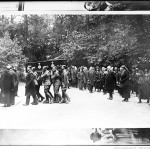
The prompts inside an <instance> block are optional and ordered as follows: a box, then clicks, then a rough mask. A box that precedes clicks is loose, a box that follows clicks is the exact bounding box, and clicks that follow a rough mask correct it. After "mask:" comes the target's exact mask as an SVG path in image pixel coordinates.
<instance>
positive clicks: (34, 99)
mask: <svg viewBox="0 0 150 150" xmlns="http://www.w3.org/2000/svg"><path fill="white" fill-rule="evenodd" d="M32 97H33V104H38V101H37V96H36V94H33V95H32Z"/></svg>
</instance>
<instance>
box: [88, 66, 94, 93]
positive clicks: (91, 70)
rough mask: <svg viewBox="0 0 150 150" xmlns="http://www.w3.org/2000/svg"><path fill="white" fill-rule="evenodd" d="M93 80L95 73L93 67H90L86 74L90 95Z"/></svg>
mask: <svg viewBox="0 0 150 150" xmlns="http://www.w3.org/2000/svg"><path fill="white" fill-rule="evenodd" d="M94 79H95V71H94V68H93V67H90V68H89V72H88V84H89V92H90V93H93V87H94Z"/></svg>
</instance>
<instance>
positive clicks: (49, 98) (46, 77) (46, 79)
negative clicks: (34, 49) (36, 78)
mask: <svg viewBox="0 0 150 150" xmlns="http://www.w3.org/2000/svg"><path fill="white" fill-rule="evenodd" d="M41 78H42V80H43V84H44V93H45V97H46V100H45V101H44V103H50V104H51V103H53V95H52V93H51V92H50V87H51V85H52V83H51V76H50V72H49V71H48V70H47V66H44V67H43V71H42V75H41Z"/></svg>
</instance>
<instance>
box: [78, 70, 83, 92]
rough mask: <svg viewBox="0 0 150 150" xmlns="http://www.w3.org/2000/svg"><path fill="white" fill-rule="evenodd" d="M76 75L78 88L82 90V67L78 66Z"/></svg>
mask: <svg viewBox="0 0 150 150" xmlns="http://www.w3.org/2000/svg"><path fill="white" fill-rule="evenodd" d="M77 76H78V85H79V90H83V86H84V73H83V68H82V67H80V69H79V72H78V75H77Z"/></svg>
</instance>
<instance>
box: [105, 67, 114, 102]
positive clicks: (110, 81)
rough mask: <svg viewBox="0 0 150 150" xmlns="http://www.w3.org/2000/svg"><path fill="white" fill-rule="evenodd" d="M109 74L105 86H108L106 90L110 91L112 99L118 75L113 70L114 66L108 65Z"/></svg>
mask: <svg viewBox="0 0 150 150" xmlns="http://www.w3.org/2000/svg"><path fill="white" fill-rule="evenodd" d="M107 71H108V73H107V75H106V82H105V86H106V91H107V92H108V93H109V98H108V99H110V100H112V99H113V92H114V89H115V85H116V77H115V74H114V72H113V71H112V67H111V66H108V67H107Z"/></svg>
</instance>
